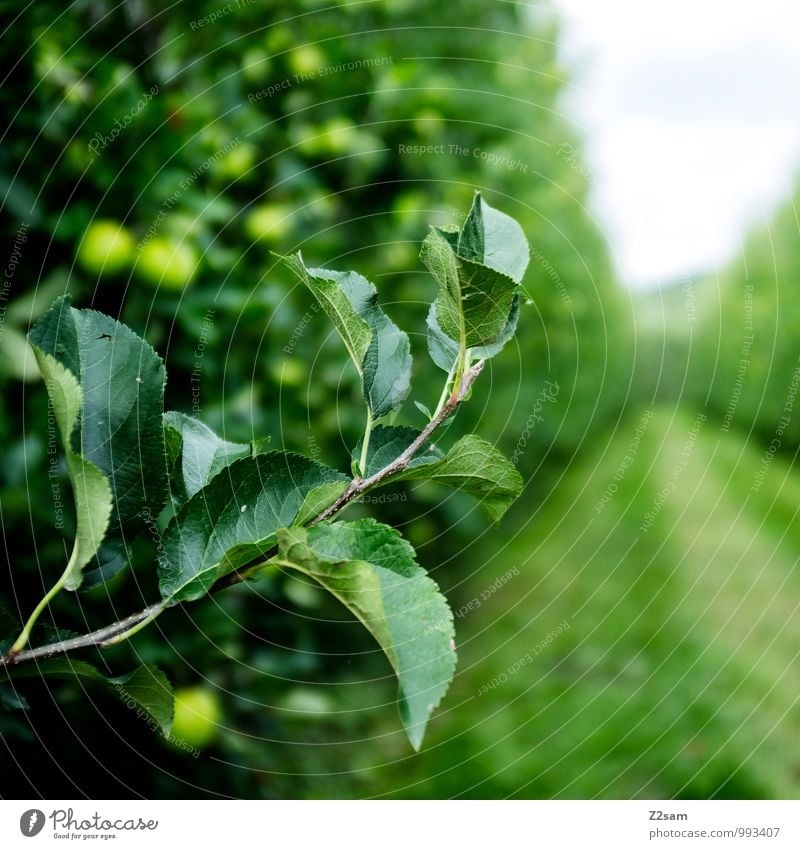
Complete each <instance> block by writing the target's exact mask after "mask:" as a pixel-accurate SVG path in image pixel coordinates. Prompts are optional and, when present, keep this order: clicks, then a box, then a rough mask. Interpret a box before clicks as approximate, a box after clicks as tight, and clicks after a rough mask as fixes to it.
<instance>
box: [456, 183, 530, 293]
mask: <svg viewBox="0 0 800 849" xmlns="http://www.w3.org/2000/svg"><path fill="white" fill-rule="evenodd" d="M456 253H457V254H458V255H459V256H460V257H461V258H462V259H469V260H473V261H474V262H478V263H481V264H482V265H485V266H487V267H488V268H492V269H494V270H495V271H499V272H500V274H503V275H505V276H506V277H510V278H511V279H512V280H513V281H514V282H515V283H517V284H519V283H521V282H522V277H523V275H524V274H525V269H526V268H527V267H528V262H529V260H530V251H529V248H528V240H527V239H526V238H525V233H523V231H522V227H520V226H519V224H518V223H517V222H516V221H515V220H514V219H513V218H512V217H511V216H510V215H506V214H505V213H504V212H500V210H499V209H494V207H491V206H489V204H488V203H486V201H485V200H484V199H483V198H482V197H481V193H480V192H477V193H476V194H475V197H474V199H473V201H472V208H471V209H470V211H469V214H468V215H467V219H466V221H465V222H464V226H463V227H462V228H461V233H460V234H459V237H458V245H457V248H456Z"/></svg>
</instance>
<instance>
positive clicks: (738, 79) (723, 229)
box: [556, 0, 800, 287]
mask: <svg viewBox="0 0 800 849" xmlns="http://www.w3.org/2000/svg"><path fill="white" fill-rule="evenodd" d="M556 3H557V6H558V7H560V9H561V10H562V13H563V17H564V32H563V38H564V43H565V58H566V60H567V62H568V63H569V66H570V67H571V68H572V69H573V73H574V85H573V86H572V88H571V91H570V93H569V96H568V100H567V102H565V104H564V105H565V108H566V109H567V110H568V112H569V114H570V116H571V117H572V118H573V119H575V120H577V121H578V123H579V124H580V125H581V126H582V127H583V128H584V135H585V138H586V149H585V150H584V151H583V153H584V155H585V157H586V159H587V161H588V165H589V168H590V171H591V176H592V186H593V192H594V201H593V202H594V209H595V211H596V212H597V213H598V215H599V217H600V218H601V220H602V222H603V225H604V227H605V229H606V233H607V235H608V237H609V239H610V241H611V246H612V249H613V251H614V256H615V260H616V264H617V268H618V269H619V271H620V273H621V275H622V277H623V279H624V280H625V281H626V282H627V283H628V284H629V285H630V286H632V287H644V286H652V285H655V284H657V283H659V282H666V281H670V280H674V279H676V278H680V277H682V276H683V275H685V274H690V275H693V274H695V273H702V272H704V271H707V270H711V269H713V268H715V267H718V266H719V265H724V264H725V262H726V260H727V259H728V258H729V257H731V256H732V255H733V254H734V253H735V252H736V251H737V250H738V248H739V243H740V238H741V236H742V234H743V233H744V231H745V230H746V228H747V226H748V224H752V223H755V222H758V221H759V220H763V219H764V218H766V217H768V216H769V213H770V211H771V210H772V209H773V208H774V206H775V204H776V203H777V202H778V201H779V200H780V199H781V198H784V197H786V196H788V195H789V193H790V191H791V186H792V183H793V180H794V178H795V177H796V176H797V175H798V174H800V169H798V165H800V46H798V39H800V0H760V2H747V3H743V2H736V0H733V2H732V1H731V0H728V2H718V0H694V2H691V0H671V1H670V2H669V3H666V2H664V3H656V2H653V1H652V0H602V2H598V0H556Z"/></svg>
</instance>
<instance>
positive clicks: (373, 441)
mask: <svg viewBox="0 0 800 849" xmlns="http://www.w3.org/2000/svg"><path fill="white" fill-rule="evenodd" d="M419 434H420V432H419V431H418V430H416V429H415V428H413V427H389V426H388V425H378V426H377V427H375V428H374V429H373V431H372V435H371V436H370V440H369V447H368V449H367V468H366V469H364V470H363V477H371V476H372V475H374V474H375V473H376V472H379V471H380V470H381V469H384V468H385V467H386V466H388V465H389V464H390V463H391V462H393V461H394V460H396V459H397V458H398V457H399V456H400V455H401V454H402V453H403V451H405V450H406V448H408V446H409V445H411V443H412V442H413V441H414V440H415V439H416V438H417V437H418V436H419ZM362 442H363V439H362V440H359V443H358V445H356V447H355V448H354V449H353V459H354V460H358V459H359V458H360V457H361V445H362ZM441 457H442V452H441V451H439V450H438V449H437V448H434V446H433V445H431V443H430V442H428V443H425V444H424V445H423V446H422V447H421V448H420V449H419V451H418V452H417V454H416V455H415V456H414V458H413V459H412V460H411V462H410V463H409V468H416V467H417V466H423V465H425V464H427V463H434V462H436V460H439V459H441Z"/></svg>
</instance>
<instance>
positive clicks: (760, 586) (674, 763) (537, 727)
mask: <svg viewBox="0 0 800 849" xmlns="http://www.w3.org/2000/svg"><path fill="white" fill-rule="evenodd" d="M639 420H640V415H639V414H632V415H630V416H629V417H628V418H627V419H626V422H625V424H624V425H623V426H622V427H621V428H620V429H619V430H618V432H617V433H616V434H615V435H614V436H613V437H612V438H611V439H610V442H609V444H608V450H606V451H605V452H603V457H602V459H601V460H596V459H592V458H587V459H585V460H583V461H582V462H581V463H577V464H575V465H573V466H572V467H571V468H570V469H569V471H568V472H567V474H566V475H565V476H564V478H563V479H562V480H561V482H560V483H559V485H558V486H557V487H556V488H555V489H554V490H553V491H552V492H550V493H548V494H547V497H546V498H543V499H540V500H539V504H540V506H538V507H537V508H536V510H535V512H534V514H533V515H529V514H528V515H526V513H525V503H526V502H525V499H524V498H523V500H522V503H521V504H520V505H519V506H518V508H517V510H516V513H515V515H514V516H513V517H510V518H508V519H506V520H505V521H504V523H503V524H502V525H501V526H500V528H499V529H498V530H496V531H493V532H490V533H489V534H487V535H486V537H485V542H484V543H483V550H482V552H481V554H482V556H483V558H485V565H484V566H483V567H482V569H481V570H480V571H479V572H478V573H477V574H476V575H474V576H473V577H472V578H471V579H470V580H469V581H468V582H466V585H465V589H464V591H463V593H462V594H461V597H460V598H459V597H455V598H453V604H454V608H456V609H457V608H458V607H459V606H460V604H463V603H465V602H467V601H469V600H470V598H472V597H474V596H480V594H481V592H482V591H483V589H484V588H486V587H488V586H490V585H491V584H492V583H493V582H494V581H495V580H496V579H497V578H498V577H500V576H501V575H503V574H504V573H506V572H507V570H509V568H512V567H514V566H516V567H518V569H519V574H518V575H516V576H515V577H512V578H511V579H510V580H509V581H508V582H507V583H505V584H504V586H503V587H502V588H501V589H500V590H498V591H497V592H495V593H494V594H493V595H492V596H491V597H490V598H489V599H488V600H487V601H486V602H485V603H483V604H482V605H481V606H480V607H479V609H477V610H474V611H473V612H471V613H469V614H468V615H467V616H465V617H463V618H460V619H457V622H456V625H457V633H458V640H459V670H458V673H457V680H456V682H455V684H454V686H453V689H452V690H451V691H450V694H449V696H448V698H447V699H446V701H445V703H444V706H443V711H442V712H441V713H440V714H439V716H438V718H435V719H434V721H433V723H432V727H431V733H430V736H429V739H428V742H427V746H426V748H425V750H424V751H423V752H422V753H421V754H420V755H418V756H415V757H413V758H409V759H408V760H406V761H404V762H403V763H402V764H398V763H397V762H395V763H393V764H392V765H386V766H384V767H380V768H375V770H374V773H373V778H374V779H375V792H376V793H388V794H398V795H404V796H408V795H411V796H433V797H437V796H467V797H504V796H512V797H577V798H585V797H595V796H597V797H612V798H614V797H684V798H693V797H698V798H707V797H727V798H741V797H745V798H752V797H755V798H760V797H796V796H798V795H800V792H799V791H800V757H798V756H799V755H800V746H798V740H800V735H798V731H800V710H799V709H798V705H797V699H798V683H800V675H799V674H798V670H799V669H800V663H799V662H798V647H799V646H800V640H799V639H798V637H800V620H799V619H798V615H797V614H798V605H799V604H800V575H799V574H798V569H797V563H798V557H799V556H800V533H798V530H800V526H799V525H800V523H799V522H798V517H797V509H798V505H800V483H798V481H797V480H796V479H794V478H792V477H791V476H790V474H789V470H790V467H789V464H788V463H787V462H785V461H784V460H781V459H776V460H774V461H773V462H772V464H771V467H770V470H769V473H768V475H767V477H766V478H765V480H764V482H763V484H762V486H761V488H760V489H759V490H758V491H757V492H755V493H753V492H750V487H751V484H752V480H753V474H754V472H755V470H757V469H758V467H759V465H760V463H761V456H762V451H761V449H760V447H758V446H756V445H750V444H748V443H747V442H745V441H744V440H743V439H742V438H741V437H739V436H737V435H734V434H730V433H729V434H720V432H719V429H718V426H717V425H716V424H715V423H713V422H712V421H711V420H709V421H707V422H705V423H704V424H702V426H701V427H700V428H699V432H698V434H697V437H696V440H695V441H694V444H693V445H692V447H691V449H687V446H688V445H689V443H690V432H691V431H692V428H693V424H694V422H695V418H694V416H693V415H691V414H686V413H681V414H675V415H673V414H672V413H666V412H660V411H656V412H655V414H654V416H653V418H652V420H651V421H650V423H649V426H648V427H647V429H646V432H645V434H644V437H643V438H642V441H641V444H640V445H639V447H638V450H636V451H635V453H634V454H633V459H632V462H630V464H629V465H628V467H627V469H626V471H625V473H624V475H623V476H622V479H621V480H620V481H618V490H617V491H616V492H615V493H614V494H613V495H612V496H611V497H610V499H609V500H608V503H607V504H606V506H605V508H604V509H603V510H601V511H600V512H599V513H598V512H597V511H596V509H595V508H596V505H597V504H598V502H599V501H600V500H601V498H602V497H603V494H604V492H606V490H607V487H608V485H609V483H611V482H612V480H613V479H614V476H615V474H616V473H617V472H618V470H619V469H620V467H621V464H622V463H623V459H624V458H625V457H626V454H627V453H628V452H629V449H630V446H631V441H632V438H633V430H634V428H635V427H636V426H637V424H638V422H639ZM687 451H688V456H686V453H687ZM593 453H594V456H595V457H596V456H598V455H599V454H600V453H601V452H600V451H597V452H593ZM682 454H683V455H684V456H683V458H682ZM671 479H672V482H673V483H674V490H673V491H672V492H670V493H669V495H668V496H667V497H666V499H665V500H664V503H663V505H662V506H661V508H660V510H659V511H658V514H657V517H656V518H655V520H654V522H653V525H652V527H650V528H649V529H647V530H643V529H642V523H643V521H644V517H645V514H646V513H647V512H648V511H652V510H653V505H654V504H655V503H656V499H657V496H658V494H659V492H661V491H662V489H663V488H664V487H665V485H667V484H668V482H669V481H670V480H671ZM531 486H533V487H535V486H536V481H534V482H533V483H532V484H531ZM530 503H531V500H530V499H528V500H527V504H528V505H530ZM528 510H529V511H530V506H528ZM465 560H466V558H465ZM469 561H470V562H481V560H480V559H477V561H476V560H475V559H474V558H473V557H470V558H469ZM562 622H567V623H568V624H569V628H568V629H567V630H564V631H563V633H561V634H559V635H558V636H555V637H554V638H553V639H552V641H551V642H550V644H549V646H548V647H546V648H544V649H543V650H542V651H541V652H540V653H539V654H537V655H535V656H532V660H531V662H529V663H526V664H525V665H524V666H522V667H521V668H520V669H519V671H518V672H516V674H510V673H509V672H508V670H510V669H511V668H512V667H513V666H514V664H515V663H517V662H518V661H519V660H520V658H523V657H524V656H526V655H528V654H529V653H530V652H531V650H532V649H533V648H534V647H535V646H536V645H537V643H539V642H540V641H542V640H543V639H545V638H546V637H547V635H548V633H551V632H553V631H555V630H556V629H557V628H558V625H559V623H562ZM503 673H505V674H506V676H507V679H508V680H506V681H505V682H504V683H498V685H497V686H495V687H494V688H493V689H490V690H489V691H488V692H485V693H484V694H479V693H480V691H481V688H482V687H485V685H487V684H488V683H489V682H491V681H492V679H495V678H496V677H497V676H501V677H502V675H503ZM393 754H395V755H397V754H399V752H393Z"/></svg>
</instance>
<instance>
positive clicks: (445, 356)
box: [427, 295, 520, 373]
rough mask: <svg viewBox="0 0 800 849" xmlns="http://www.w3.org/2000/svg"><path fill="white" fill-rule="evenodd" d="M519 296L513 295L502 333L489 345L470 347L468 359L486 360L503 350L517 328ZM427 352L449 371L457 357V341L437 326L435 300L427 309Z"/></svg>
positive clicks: (437, 363) (441, 366) (441, 367)
mask: <svg viewBox="0 0 800 849" xmlns="http://www.w3.org/2000/svg"><path fill="white" fill-rule="evenodd" d="M519 310H520V297H519V295H515V296H514V300H513V301H512V302H511V313H510V314H509V316H508V320H507V322H506V326H505V328H504V329H503V331H502V333H501V334H500V335H499V336H498V337H497V339H496V341H494V342H492V343H491V344H489V345H478V346H477V347H475V348H470V360H471V361H475V360H488V359H491V358H492V357H494V356H495V355H496V354H499V353H500V351H502V350H503V348H504V347H505V345H506V343H507V342H509V341H510V340H511V338H512V337H513V336H514V333H515V332H516V330H517V322H518V321H519ZM427 323H428V353H429V354H430V356H431V359H432V360H433V361H434V363H436V365H437V366H439V368H440V369H444V371H446V372H448V373H450V371H452V369H453V366H454V365H455V362H456V359H457V358H458V342H456V341H455V340H454V339H451V338H450V337H449V336H448V335H447V334H446V333H445V332H444V331H443V330H442V328H441V327H440V326H439V322H438V320H437V317H436V302H434V303H432V304H431V308H430V310H429V311H428V319H427Z"/></svg>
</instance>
